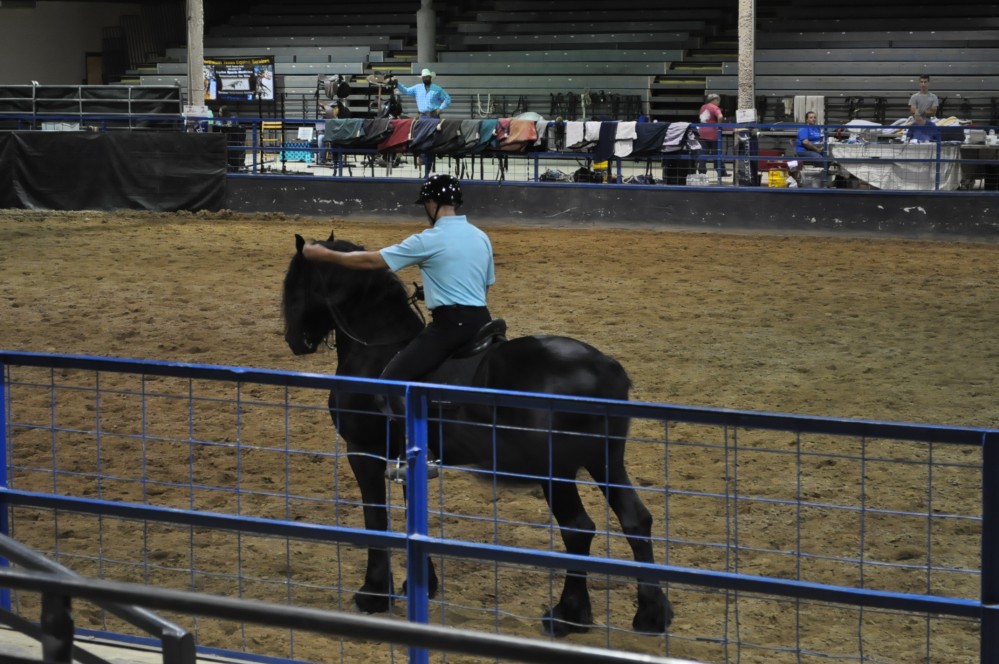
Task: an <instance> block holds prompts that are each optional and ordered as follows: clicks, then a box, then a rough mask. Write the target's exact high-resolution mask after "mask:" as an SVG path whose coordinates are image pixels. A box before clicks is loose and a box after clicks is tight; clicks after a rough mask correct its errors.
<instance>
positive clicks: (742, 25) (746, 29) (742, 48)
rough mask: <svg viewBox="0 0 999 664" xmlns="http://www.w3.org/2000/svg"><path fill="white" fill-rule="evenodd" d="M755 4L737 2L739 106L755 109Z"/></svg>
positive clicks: (744, 0)
mask: <svg viewBox="0 0 999 664" xmlns="http://www.w3.org/2000/svg"><path fill="white" fill-rule="evenodd" d="M755 58H756V2H755V0H739V105H738V107H737V108H746V109H748V108H756V66H755V62H754V60H755Z"/></svg>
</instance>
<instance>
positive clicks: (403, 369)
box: [378, 305, 490, 458]
mask: <svg viewBox="0 0 999 664" xmlns="http://www.w3.org/2000/svg"><path fill="white" fill-rule="evenodd" d="M430 315H431V319H432V320H431V323H430V325H427V326H426V327H425V328H424V329H423V331H422V332H420V333H419V334H418V335H417V336H416V338H415V339H413V340H412V341H410V342H409V345H408V346H406V347H405V348H403V349H402V350H401V351H399V352H398V353H397V354H396V356H395V357H393V358H392V361H390V362H389V363H388V365H387V366H386V367H385V369H384V370H383V371H382V375H381V377H382V378H385V379H387V380H403V381H404V380H418V379H420V378H423V377H424V376H426V375H427V374H428V373H430V372H431V371H432V370H433V369H434V368H436V367H437V366H438V365H440V364H441V363H442V362H443V361H444V360H446V359H447V358H448V356H449V355H451V353H453V352H454V351H456V350H458V348H460V347H461V346H463V345H464V344H466V343H468V342H469V341H471V340H472V338H473V337H474V336H475V333H476V332H478V331H479V330H480V329H481V328H482V326H483V325H485V324H486V323H488V322H489V320H490V318H489V309H487V308H486V307H467V306H462V305H452V306H446V307H436V308H435V309H434V310H433V311H431V312H430ZM378 406H379V408H380V409H381V411H382V412H383V413H385V414H386V415H387V416H389V417H390V418H396V417H399V418H401V417H403V416H404V415H405V414H406V409H405V406H404V405H403V402H402V399H383V398H380V397H379V399H378ZM394 453H395V454H396V456H399V457H400V458H401V457H402V456H403V454H404V452H403V451H402V450H401V449H397V450H396V451H395V452H394Z"/></svg>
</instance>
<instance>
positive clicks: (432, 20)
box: [416, 0, 437, 65]
mask: <svg viewBox="0 0 999 664" xmlns="http://www.w3.org/2000/svg"><path fill="white" fill-rule="evenodd" d="M433 5H434V3H433V0H423V2H422V6H421V7H420V9H419V10H418V11H417V12H416V61H417V62H419V63H421V64H424V65H430V64H432V63H434V62H436V61H437V14H436V13H435V12H434V6H433Z"/></svg>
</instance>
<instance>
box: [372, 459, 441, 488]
mask: <svg viewBox="0 0 999 664" xmlns="http://www.w3.org/2000/svg"><path fill="white" fill-rule="evenodd" d="M408 466H409V464H407V463H406V460H405V459H396V460H395V461H389V462H388V464H387V465H386V466H385V479H387V480H391V481H393V482H397V483H399V484H405V483H406V469H407V468H408ZM440 474H441V464H440V461H438V460H437V459H427V479H428V480H432V479H436V478H437V476H438V475H440Z"/></svg>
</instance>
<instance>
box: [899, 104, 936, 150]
mask: <svg viewBox="0 0 999 664" xmlns="http://www.w3.org/2000/svg"><path fill="white" fill-rule="evenodd" d="M905 136H906V139H908V141H909V142H910V143H936V142H937V141H938V140H939V139H940V130H939V129H937V126H936V125H935V124H933V123H932V122H930V121H929V120H928V119H927V117H926V116H925V115H923V114H922V113H920V112H919V111H916V112H915V113H913V114H912V124H911V125H909V129H908V130H906V132H905Z"/></svg>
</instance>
